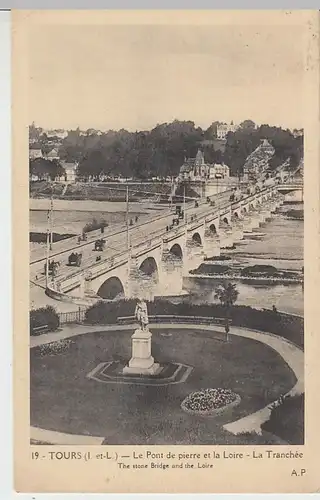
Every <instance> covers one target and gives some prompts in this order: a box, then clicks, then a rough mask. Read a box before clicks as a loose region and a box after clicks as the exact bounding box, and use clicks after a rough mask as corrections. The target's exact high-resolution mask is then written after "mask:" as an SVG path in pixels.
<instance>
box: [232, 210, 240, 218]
mask: <svg viewBox="0 0 320 500" xmlns="http://www.w3.org/2000/svg"><path fill="white" fill-rule="evenodd" d="M233 216H234V217H235V218H236V219H239V218H240V214H239V212H238V211H237V210H235V211H234V212H233Z"/></svg>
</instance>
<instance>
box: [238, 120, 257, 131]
mask: <svg viewBox="0 0 320 500" xmlns="http://www.w3.org/2000/svg"><path fill="white" fill-rule="evenodd" d="M240 128H249V129H252V130H254V129H255V128H256V124H255V123H254V122H253V121H252V120H244V121H243V122H242V123H240Z"/></svg>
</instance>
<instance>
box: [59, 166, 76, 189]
mask: <svg viewBox="0 0 320 500" xmlns="http://www.w3.org/2000/svg"><path fill="white" fill-rule="evenodd" d="M61 166H62V167H63V168H64V170H65V174H64V175H63V176H62V177H61V178H60V179H59V180H60V181H63V182H68V183H70V184H73V183H75V182H76V179H77V169H78V164H77V163H69V162H61Z"/></svg>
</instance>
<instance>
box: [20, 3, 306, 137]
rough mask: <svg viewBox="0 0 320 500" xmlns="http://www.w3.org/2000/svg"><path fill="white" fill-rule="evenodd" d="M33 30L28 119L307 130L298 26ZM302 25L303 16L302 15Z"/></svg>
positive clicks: (110, 125)
mask: <svg viewBox="0 0 320 500" xmlns="http://www.w3.org/2000/svg"><path fill="white" fill-rule="evenodd" d="M281 19H282V18H281V12H279V23H278V24H277V23H275V24H274V25H271V24H269V25H267V24H266V25H259V26H256V25H247V26H243V25H232V26H226V25H218V26H212V25H211V26H210V25H201V26H196V25H194V26H190V25H188V26H185V25H181V26H180V25H169V24H168V25H109V26H108V25H98V26H95V25H85V26H84V25H81V26H79V25H76V24H75V25H68V24H52V25H37V24H34V25H33V26H32V30H31V31H30V34H29V50H28V54H29V61H28V62H29V68H30V72H29V98H30V102H29V104H30V106H29V113H30V122H32V121H34V122H35V123H36V124H37V125H39V126H41V127H43V128H48V129H54V128H63V129H68V130H70V129H73V130H74V129H76V128H77V127H79V128H80V129H81V130H87V129H89V128H94V129H98V130H102V131H106V130H119V129H122V128H123V129H126V130H128V131H135V130H150V129H152V128H154V127H155V126H156V125H157V124H158V123H164V122H172V121H173V120H174V119H177V120H191V121H194V122H195V124H196V125H197V126H200V127H202V128H204V129H206V128H208V127H209V126H210V125H211V123H212V122H213V121H216V120H219V121H225V122H227V123H230V122H231V120H233V121H234V122H236V123H240V122H241V121H243V120H245V119H252V120H253V121H255V122H256V123H258V124H264V123H265V124H270V125H274V126H281V127H283V128H289V129H294V128H297V129H299V128H302V127H303V99H302V98H303V73H304V60H303V54H304V51H305V47H304V43H303V36H304V33H303V27H302V24H298V18H297V24H292V23H291V24H288V25H283V24H281V22H282V21H281ZM301 23H302V21H301Z"/></svg>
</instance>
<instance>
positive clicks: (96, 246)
mask: <svg viewBox="0 0 320 500" xmlns="http://www.w3.org/2000/svg"><path fill="white" fill-rule="evenodd" d="M105 246H106V240H105V239H103V238H102V239H100V240H97V241H95V243H94V249H95V250H96V251H97V252H102V251H103V250H104V249H105Z"/></svg>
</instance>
